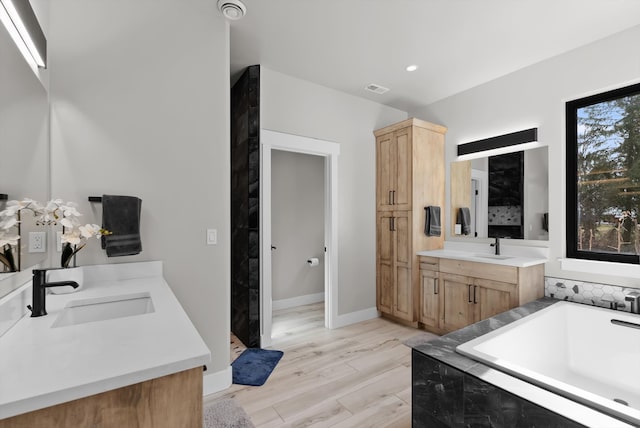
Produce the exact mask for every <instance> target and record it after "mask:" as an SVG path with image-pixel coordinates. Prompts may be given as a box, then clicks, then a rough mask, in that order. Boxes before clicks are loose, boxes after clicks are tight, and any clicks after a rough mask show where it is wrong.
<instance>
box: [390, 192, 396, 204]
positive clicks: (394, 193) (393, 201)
mask: <svg viewBox="0 0 640 428" xmlns="http://www.w3.org/2000/svg"><path fill="white" fill-rule="evenodd" d="M395 204H396V191H395V190H392V191H391V205H395Z"/></svg>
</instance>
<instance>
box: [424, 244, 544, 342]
mask: <svg viewBox="0 0 640 428" xmlns="http://www.w3.org/2000/svg"><path fill="white" fill-rule="evenodd" d="M433 260H434V258H432V257H424V256H421V257H420V273H421V275H422V276H423V278H433V277H434V276H435V275H437V276H436V277H437V284H438V287H437V288H433V287H430V286H429V284H428V283H425V282H424V281H423V287H422V299H421V302H422V305H423V307H421V308H420V311H421V312H420V313H421V317H420V322H421V324H422V325H423V326H424V327H425V329H427V330H431V331H433V332H435V333H441V334H442V333H448V332H451V331H454V330H458V329H460V328H462V327H466V326H467V325H470V324H473V323H475V322H478V321H481V320H483V319H486V318H490V317H492V316H494V315H497V314H499V313H501V312H504V311H507V310H509V309H513V308H515V307H517V306H520V305H523V304H525V303H527V302H530V301H533V300H536V299H538V298H540V297H542V296H543V295H544V265H542V264H539V265H535V266H530V267H515V266H504V265H497V264H492V263H477V262H470V261H462V260H453V259H444V258H442V259H435V260H438V262H437V264H436V265H437V272H434V269H433V267H432V266H435V265H434V264H433V263H434V262H433ZM427 263H430V264H427ZM432 289H433V290H435V291H437V295H436V293H435V291H434V292H431V290H432ZM434 300H437V301H438V303H437V304H436V303H434ZM436 313H437V316H438V324H435V323H434V318H435V317H436Z"/></svg>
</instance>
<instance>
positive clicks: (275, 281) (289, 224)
mask: <svg viewBox="0 0 640 428" xmlns="http://www.w3.org/2000/svg"><path fill="white" fill-rule="evenodd" d="M324 161H325V159H324V157H322V156H314V155H306V154H301V153H293V152H286V151H281V150H273V151H272V152H271V241H272V245H274V246H275V247H277V249H276V250H274V251H272V253H271V257H272V262H271V266H272V286H271V296H272V299H273V300H274V301H278V300H285V299H292V298H294V297H300V296H308V295H311V294H318V293H323V292H324ZM309 257H317V258H318V259H319V261H320V264H319V265H318V266H313V267H310V266H309V265H308V264H307V259H308V258H309Z"/></svg>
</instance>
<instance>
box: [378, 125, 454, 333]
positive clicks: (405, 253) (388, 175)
mask: <svg viewBox="0 0 640 428" xmlns="http://www.w3.org/2000/svg"><path fill="white" fill-rule="evenodd" d="M445 132H446V128H445V127H443V126H440V125H434V124H432V123H429V122H425V121H422V120H418V119H407V120H405V121H402V122H400V123H396V124H394V125H390V126H387V127H385V128H383V129H379V130H377V131H375V132H374V135H375V137H376V208H377V213H376V222H377V223H376V306H377V308H378V310H379V311H380V312H381V313H382V314H383V315H385V316H389V317H391V318H394V319H396V320H398V321H401V322H404V323H407V324H410V325H413V326H417V325H418V318H419V307H420V283H421V276H420V270H419V263H418V256H417V255H416V253H417V252H418V251H420V250H435V249H440V248H442V246H443V242H444V230H442V232H441V234H440V236H426V235H425V234H424V226H425V207H427V206H430V205H433V206H438V207H440V209H441V214H440V217H441V222H444V220H445V217H444V216H445V210H444V181H445V174H444V134H445Z"/></svg>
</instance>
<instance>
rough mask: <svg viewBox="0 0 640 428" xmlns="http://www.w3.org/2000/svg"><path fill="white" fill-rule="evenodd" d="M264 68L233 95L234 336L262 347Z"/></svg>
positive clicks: (251, 72) (254, 69)
mask: <svg viewBox="0 0 640 428" xmlns="http://www.w3.org/2000/svg"><path fill="white" fill-rule="evenodd" d="M259 190H260V66H259V65H253V66H251V67H248V68H247V69H246V70H245V72H244V73H243V74H242V76H241V77H240V79H239V80H238V81H237V82H236V84H235V85H234V86H233V88H232V89H231V331H232V332H233V333H234V334H235V335H236V336H238V338H239V339H240V340H241V341H242V342H243V343H244V344H245V345H246V346H248V347H250V348H254V347H259V346H260V238H259V237H260V229H259V226H260V224H259V212H260V210H259V201H260V193H259Z"/></svg>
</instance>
